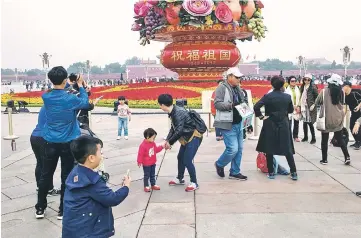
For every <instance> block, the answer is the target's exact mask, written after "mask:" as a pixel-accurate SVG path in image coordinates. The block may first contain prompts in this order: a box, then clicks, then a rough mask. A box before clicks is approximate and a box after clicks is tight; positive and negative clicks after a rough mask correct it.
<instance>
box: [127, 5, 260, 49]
mask: <svg viewBox="0 0 361 238" xmlns="http://www.w3.org/2000/svg"><path fill="white" fill-rule="evenodd" d="M263 7H264V6H263V4H262V2H261V1H260V0H224V1H215V0H166V1H157V0H139V1H138V2H136V3H135V4H134V13H135V16H134V18H135V22H134V24H133V26H132V28H131V29H132V30H133V31H139V33H140V44H141V45H146V44H150V40H153V39H155V38H156V34H157V32H158V30H160V29H162V28H164V27H167V26H176V25H178V26H194V27H197V28H199V29H203V28H204V27H205V26H210V25H216V24H229V23H232V24H233V26H235V27H236V26H238V27H243V26H246V27H247V28H248V30H250V31H251V32H253V36H254V38H255V39H256V40H258V41H261V39H262V38H264V37H265V32H266V31H267V28H266V27H265V25H264V24H263V17H262V15H261V8H263ZM252 38H253V37H252V36H251V37H248V38H242V37H234V39H240V40H242V41H244V40H249V41H251V40H252ZM157 40H160V41H162V39H157Z"/></svg>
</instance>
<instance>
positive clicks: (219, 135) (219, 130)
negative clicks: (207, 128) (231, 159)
mask: <svg viewBox="0 0 361 238" xmlns="http://www.w3.org/2000/svg"><path fill="white" fill-rule="evenodd" d="M214 129H216V137H221V136H222V133H221V131H222V129H220V128H217V127H216V128H214Z"/></svg>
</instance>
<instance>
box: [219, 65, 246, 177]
mask: <svg viewBox="0 0 361 238" xmlns="http://www.w3.org/2000/svg"><path fill="white" fill-rule="evenodd" d="M226 74H227V78H226V79H225V80H224V81H223V82H222V83H220V84H219V85H218V87H217V89H216V97H215V99H214V106H215V108H216V110H217V113H216V117H215V120H214V127H216V128H220V129H221V132H222V135H223V138H224V144H225V146H226V149H225V151H224V152H223V154H222V155H221V157H220V158H219V159H218V160H217V161H216V162H215V167H216V170H217V174H218V175H219V176H220V177H222V178H223V177H225V174H224V167H226V166H227V165H228V164H229V163H230V162H231V169H230V171H229V179H236V180H247V176H244V175H243V174H241V169H240V167H241V160H242V152H243V128H242V116H241V115H240V113H239V111H238V110H237V108H236V106H238V105H241V104H242V103H245V98H244V94H243V93H242V91H241V88H240V87H239V84H240V80H241V77H242V76H243V74H242V73H241V72H240V71H239V69H238V68H236V67H234V68H230V69H228V71H227V73H226Z"/></svg>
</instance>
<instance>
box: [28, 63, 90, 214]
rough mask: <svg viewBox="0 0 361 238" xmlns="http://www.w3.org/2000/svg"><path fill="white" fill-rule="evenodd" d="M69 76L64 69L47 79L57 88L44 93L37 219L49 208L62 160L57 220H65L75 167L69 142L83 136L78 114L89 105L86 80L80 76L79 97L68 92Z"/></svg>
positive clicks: (58, 68)
mask: <svg viewBox="0 0 361 238" xmlns="http://www.w3.org/2000/svg"><path fill="white" fill-rule="evenodd" d="M67 77H68V73H67V72H66V70H65V69H64V68H63V67H62V66H58V67H54V68H52V69H51V70H50V71H49V73H48V78H49V79H50V81H51V82H52V83H53V85H54V89H53V90H51V91H49V92H47V93H45V94H43V96H42V98H43V101H44V109H45V118H46V122H45V125H44V127H43V130H42V135H43V138H44V140H45V141H46V142H45V146H44V148H45V155H46V157H45V158H44V160H43V168H42V171H41V177H40V180H39V184H38V186H39V191H38V202H37V204H36V205H35V208H36V213H35V216H36V218H44V213H45V209H46V207H47V200H46V196H47V193H48V191H49V189H50V187H51V181H52V178H53V175H54V172H55V169H56V166H57V164H58V160H59V157H60V158H61V194H60V206H59V213H58V219H59V220H61V219H62V218H63V198H64V191H65V180H66V178H67V177H68V175H69V173H70V171H71V170H72V169H73V167H74V158H73V156H72V154H71V151H70V143H71V141H73V140H74V139H76V138H77V137H79V136H80V128H79V123H78V121H77V119H76V111H77V110H79V109H83V108H87V107H88V106H89V99H88V94H87V92H86V91H85V90H84V88H83V79H82V77H81V76H79V77H78V79H77V83H78V85H79V96H76V95H73V94H70V93H68V92H67V91H66V90H64V88H65V84H66V79H67Z"/></svg>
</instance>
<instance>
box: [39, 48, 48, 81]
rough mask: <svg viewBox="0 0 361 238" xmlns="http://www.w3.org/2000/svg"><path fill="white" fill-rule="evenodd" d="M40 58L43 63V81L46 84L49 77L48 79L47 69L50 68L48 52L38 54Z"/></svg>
mask: <svg viewBox="0 0 361 238" xmlns="http://www.w3.org/2000/svg"><path fill="white" fill-rule="evenodd" d="M39 56H40V58H41V61H42V63H43V69H44V71H45V82H46V84H48V82H49V79H48V69H49V68H50V61H49V60H50V58H51V55H49V54H48V53H46V52H44V53H43V54H42V55H39Z"/></svg>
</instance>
